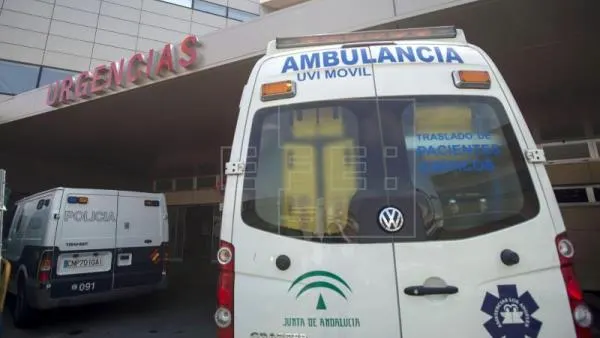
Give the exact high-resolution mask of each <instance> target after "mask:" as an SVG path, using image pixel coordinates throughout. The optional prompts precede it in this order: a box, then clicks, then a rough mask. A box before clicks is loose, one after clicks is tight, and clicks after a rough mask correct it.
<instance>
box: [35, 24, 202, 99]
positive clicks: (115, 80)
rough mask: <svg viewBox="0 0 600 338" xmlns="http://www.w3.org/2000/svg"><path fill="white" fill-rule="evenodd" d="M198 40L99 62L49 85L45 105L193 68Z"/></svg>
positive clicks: (83, 97)
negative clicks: (107, 61) (92, 68)
mask: <svg viewBox="0 0 600 338" xmlns="http://www.w3.org/2000/svg"><path fill="white" fill-rule="evenodd" d="M198 45H199V41H198V38H197V37H196V36H195V35H188V36H186V37H185V39H183V41H181V43H180V44H179V45H177V46H174V45H172V44H170V43H169V44H166V45H165V46H164V47H163V48H162V49H158V50H154V49H150V50H149V51H148V54H147V55H146V54H144V53H135V54H133V55H132V56H131V57H130V58H128V59H126V58H121V59H120V60H118V61H113V62H111V63H110V64H109V65H100V66H98V67H96V68H94V70H93V71H92V72H89V71H84V72H81V73H80V74H78V75H75V76H69V77H67V78H65V79H63V80H59V81H56V82H54V83H52V84H50V85H49V86H48V93H47V95H46V104H47V105H49V106H53V107H57V106H60V105H65V104H70V103H72V102H75V101H77V100H83V99H86V98H89V97H92V96H98V95H102V94H104V93H106V92H107V91H108V90H109V89H110V90H112V91H117V90H119V88H126V87H132V86H136V85H141V84H143V83H145V82H146V81H152V80H155V79H157V78H161V77H164V76H165V75H167V74H169V73H171V74H173V73H178V72H180V71H181V70H182V68H184V69H190V68H193V67H195V66H196V65H197V62H198V58H199V57H198V50H197V48H198Z"/></svg>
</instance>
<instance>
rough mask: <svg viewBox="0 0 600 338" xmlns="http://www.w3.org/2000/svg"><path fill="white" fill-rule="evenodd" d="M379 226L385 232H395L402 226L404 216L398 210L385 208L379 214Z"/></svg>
mask: <svg viewBox="0 0 600 338" xmlns="http://www.w3.org/2000/svg"><path fill="white" fill-rule="evenodd" d="M379 225H380V226H381V227H382V228H383V230H385V231H387V232H396V231H399V230H400V229H402V226H403V225H404V215H402V212H401V211H400V209H398V208H395V207H385V208H383V209H381V211H380V212H379Z"/></svg>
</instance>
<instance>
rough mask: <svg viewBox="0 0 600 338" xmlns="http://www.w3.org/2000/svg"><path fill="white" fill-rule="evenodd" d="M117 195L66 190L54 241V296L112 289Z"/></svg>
mask: <svg viewBox="0 0 600 338" xmlns="http://www.w3.org/2000/svg"><path fill="white" fill-rule="evenodd" d="M116 226H117V192H116V191H111V190H106V191H104V190H79V189H77V190H75V189H65V190H64V192H63V196H62V202H61V213H60V218H59V221H58V229H57V231H56V236H55V239H54V245H55V253H54V257H56V266H55V267H54V269H53V281H52V289H51V295H52V297H65V296H76V295H81V294H87V293H95V292H103V291H107V290H110V289H111V287H112V278H113V275H112V261H113V258H114V247H115V232H116Z"/></svg>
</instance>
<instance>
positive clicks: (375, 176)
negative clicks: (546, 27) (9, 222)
mask: <svg viewBox="0 0 600 338" xmlns="http://www.w3.org/2000/svg"><path fill="white" fill-rule="evenodd" d="M544 161H545V158H544V153H543V152H542V151H541V150H539V149H537V148H536V144H535V143H534V140H533V138H532V136H531V134H530V131H529V130H528V128H527V125H526V123H525V121H524V119H523V115H522V114H521V112H520V110H519V107H518V105H517V103H516V102H515V99H514V97H513V96H512V94H511V93H510V90H509V88H508V86H507V84H506V83H505V81H504V80H503V78H502V76H501V74H500V73H499V71H498V69H497V67H496V66H495V65H494V63H493V61H492V60H491V59H490V57H489V56H488V55H487V54H486V53H485V52H484V51H482V50H481V49H480V48H478V47H476V46H474V45H471V44H469V43H468V42H467V41H466V38H465V35H464V32H463V31H462V30H460V29H456V28H454V27H431V28H415V29H403V30H389V31H370V32H357V33H349V34H326V35H317V36H301V37H291V38H278V39H276V40H274V41H272V42H270V43H269V45H268V50H267V53H266V55H265V56H264V57H263V58H261V59H260V60H259V61H258V63H257V64H256V66H255V67H254V69H253V70H252V72H251V74H250V78H249V80H248V83H247V84H246V86H245V88H244V91H243V95H242V98H241V103H240V113H239V117H238V122H237V127H236V131H235V136H234V140H233V146H232V151H231V158H230V161H229V162H228V163H227V166H226V170H225V174H226V176H227V182H226V185H225V194H224V205H223V216H222V225H221V227H222V228H221V241H220V248H219V250H218V254H217V258H218V261H219V263H220V275H219V280H218V288H217V299H218V300H217V303H218V304H217V310H216V312H215V316H214V317H215V321H216V324H217V326H218V330H219V332H218V336H219V337H222V338H225V337H228V338H232V337H235V338H238V337H252V338H259V337H265V338H266V337H298V338H299V337H303V338H306V337H309V338H324V337H345V338H351V337H355V338H359V337H360V338H363V337H367V336H368V337H374V338H375V337H382V338H390V337H403V338H421V337H556V338H567V337H579V338H581V337H590V326H591V324H592V315H591V313H590V310H589V309H588V307H587V306H586V304H585V303H584V301H583V298H582V292H581V289H580V287H579V284H578V282H577V279H576V277H575V275H574V273H573V266H572V262H573V255H574V248H573V245H572V243H571V242H570V241H569V239H568V238H567V235H566V233H565V226H564V224H563V220H562V218H561V214H560V211H559V208H558V206H557V202H556V200H555V197H554V194H553V191H552V187H551V185H550V181H549V179H548V176H547V174H546V170H545V168H544Z"/></svg>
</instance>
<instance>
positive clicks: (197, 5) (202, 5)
mask: <svg viewBox="0 0 600 338" xmlns="http://www.w3.org/2000/svg"><path fill="white" fill-rule="evenodd" d="M194 9H195V10H198V11H202V12H206V13H210V14H214V15H218V16H227V7H226V6H223V5H219V4H215V3H212V2H208V1H203V0H194Z"/></svg>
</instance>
